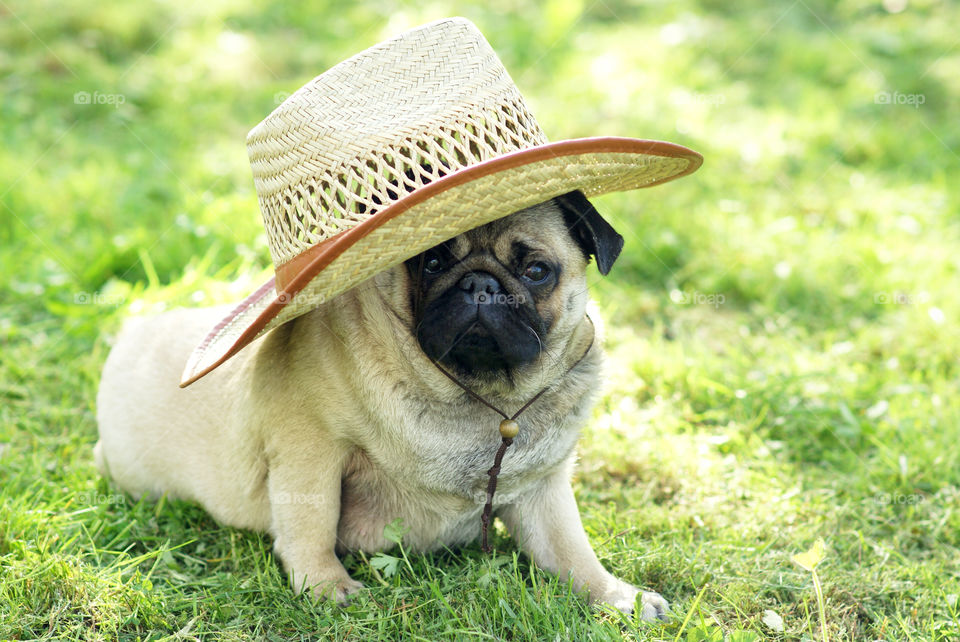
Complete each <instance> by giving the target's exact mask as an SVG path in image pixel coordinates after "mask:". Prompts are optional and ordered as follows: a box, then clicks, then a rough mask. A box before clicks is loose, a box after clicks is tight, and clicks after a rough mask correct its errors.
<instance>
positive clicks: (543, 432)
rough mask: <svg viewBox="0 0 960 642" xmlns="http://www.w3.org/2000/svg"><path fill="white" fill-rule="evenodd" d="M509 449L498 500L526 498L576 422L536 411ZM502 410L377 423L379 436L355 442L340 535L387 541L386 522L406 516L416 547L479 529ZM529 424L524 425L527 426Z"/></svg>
mask: <svg viewBox="0 0 960 642" xmlns="http://www.w3.org/2000/svg"><path fill="white" fill-rule="evenodd" d="M519 423H520V426H521V433H520V434H519V435H518V437H517V438H516V440H515V441H514V443H513V444H512V445H511V446H510V447H509V448H508V449H507V450H506V453H505V455H504V457H503V461H502V466H501V471H500V474H499V477H498V484H497V493H496V498H495V505H502V504H506V503H515V502H518V501H522V500H523V496H524V494H525V493H528V492H531V490H532V489H533V487H534V486H535V485H536V483H537V482H538V481H539V480H540V479H542V478H543V477H544V476H545V475H547V474H548V473H549V472H551V471H552V470H553V469H554V468H555V467H556V466H557V465H558V464H559V463H560V462H562V461H563V460H564V459H566V458H567V457H568V456H569V454H570V452H571V450H572V449H573V447H574V444H575V442H576V436H577V432H578V431H577V430H576V427H575V426H572V425H570V420H569V417H567V418H563V417H561V416H558V415H555V414H554V413H552V412H540V413H537V414H534V413H531V415H530V418H529V419H527V420H526V421H524V418H521V420H520V421H519ZM498 429H499V418H498V417H493V418H491V417H488V416H487V415H481V416H478V417H476V418H475V419H473V420H471V421H464V420H463V419H460V420H449V419H448V420H447V421H446V422H444V421H430V420H426V418H421V420H420V422H419V423H417V424H415V423H414V422H412V421H411V422H405V423H396V424H393V425H391V426H388V425H383V426H380V430H378V431H377V432H378V433H379V434H378V435H376V437H377V438H376V439H372V440H370V443H366V444H362V445H361V446H360V447H358V449H357V450H356V452H355V454H354V456H353V458H352V460H351V462H350V464H349V465H348V466H347V469H346V470H345V475H344V478H343V493H342V496H343V505H342V509H341V523H340V529H339V538H340V541H341V543H342V544H343V545H344V547H345V548H348V549H354V548H362V549H367V550H376V549H379V548H383V547H385V546H386V545H387V542H385V541H384V540H383V538H382V529H383V526H385V525H386V524H388V523H390V522H391V521H393V520H394V519H397V518H400V519H403V521H404V525H405V526H406V528H408V529H409V531H408V533H407V536H406V539H405V540H404V541H405V542H406V543H408V544H409V545H410V546H411V547H413V548H419V549H429V548H433V547H435V546H439V545H444V544H446V545H455V544H460V543H465V542H468V541H470V540H472V539H473V538H475V537H476V535H477V534H478V533H479V530H478V529H479V521H478V518H479V514H480V511H481V510H482V509H483V505H484V503H485V501H486V489H487V484H488V481H489V477H488V475H487V471H488V470H489V469H490V467H491V466H493V463H494V457H495V455H496V451H497V448H498V447H499V446H500V441H501V439H500V435H499V430H498ZM525 431H526V432H525Z"/></svg>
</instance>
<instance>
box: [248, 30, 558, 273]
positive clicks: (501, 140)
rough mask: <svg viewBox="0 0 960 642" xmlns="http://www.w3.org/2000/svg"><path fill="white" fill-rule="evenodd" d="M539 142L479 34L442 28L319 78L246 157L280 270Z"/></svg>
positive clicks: (277, 114) (271, 122)
mask: <svg viewBox="0 0 960 642" xmlns="http://www.w3.org/2000/svg"><path fill="white" fill-rule="evenodd" d="M546 142H547V138H546V136H545V135H544V134H543V132H542V131H541V130H540V127H539V125H538V124H537V122H536V120H535V119H534V118H533V116H532V115H531V114H530V112H529V111H528V110H527V107H526V105H525V104H524V101H523V97H522V96H521V95H520V93H519V92H518V90H517V88H516V86H515V85H514V84H513V81H512V80H511V79H510V76H509V75H508V74H507V71H506V69H504V67H503V65H502V64H501V62H500V60H499V59H498V58H497V55H496V54H495V53H494V51H493V49H491V48H490V45H489V44H487V42H486V40H485V39H484V38H483V36H482V35H481V34H480V32H479V31H478V30H477V29H476V27H474V26H473V24H471V23H470V22H468V21H466V20H463V19H448V20H443V21H440V22H436V23H432V24H430V25H426V26H424V27H421V28H419V29H414V30H412V31H408V32H406V33H404V34H401V35H400V36H398V37H396V38H393V39H391V40H388V41H386V42H384V43H381V44H380V45H377V46H375V47H372V48H370V49H368V50H366V51H364V52H362V53H360V54H358V55H356V56H354V57H352V58H350V59H349V60H346V61H344V62H342V63H340V64H338V65H337V66H335V67H333V68H332V69H330V70H329V71H327V72H325V73H323V74H321V75H320V76H317V77H316V78H314V79H313V80H312V81H311V82H309V83H308V84H307V85H306V86H304V87H302V88H301V89H300V90H298V91H297V92H296V93H294V94H293V95H292V96H290V97H289V98H288V99H287V100H286V101H284V103H283V104H282V105H280V106H279V107H278V108H277V109H276V110H274V111H273V113H271V114H270V115H269V116H268V117H267V118H266V119H265V120H264V121H263V122H261V123H260V124H259V125H257V126H256V127H255V128H254V129H253V130H252V131H251V132H250V134H249V135H248V137H247V148H248V150H249V154H250V161H251V164H252V166H253V176H254V181H255V184H256V187H257V193H258V194H259V199H260V209H261V212H262V213H263V219H264V225H265V227H266V230H267V237H268V242H269V245H270V251H271V254H272V257H273V261H274V264H275V265H282V264H283V263H285V262H287V261H289V260H290V259H292V258H293V257H295V256H296V255H298V254H300V253H301V252H302V251H303V250H305V249H307V248H308V247H311V246H313V245H315V244H317V243H319V242H321V241H323V240H325V239H327V238H330V237H331V236H333V235H335V234H337V233H338V232H341V231H343V230H344V229H346V228H348V227H351V226H353V225H356V224H357V223H360V222H362V221H364V220H366V219H367V218H370V216H372V215H373V214H374V213H375V212H377V211H379V210H381V209H383V208H384V207H386V206H387V205H389V204H390V203H393V202H394V201H396V200H398V198H399V197H401V196H403V195H406V194H407V193H408V192H412V191H414V190H416V189H417V188H419V187H422V186H423V185H425V184H427V183H429V182H431V181H433V180H436V179H437V178H440V177H441V176H444V175H446V174H449V173H451V172H452V171H455V170H457V169H460V168H463V167H467V166H470V165H475V164H477V163H478V162H481V161H484V160H487V159H490V158H496V157H498V156H502V155H503V154H505V153H508V152H511V151H516V150H519V149H527V148H530V147H534V146H536V145H541V144H544V143H546Z"/></svg>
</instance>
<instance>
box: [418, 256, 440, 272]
mask: <svg viewBox="0 0 960 642" xmlns="http://www.w3.org/2000/svg"><path fill="white" fill-rule="evenodd" d="M442 269H443V261H441V260H440V257H439V256H437V255H436V254H435V253H434V252H428V253H427V255H426V256H425V257H423V271H424V272H426V273H427V274H436V273H437V272H439V271H441V270H442Z"/></svg>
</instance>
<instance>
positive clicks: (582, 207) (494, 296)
mask: <svg viewBox="0 0 960 642" xmlns="http://www.w3.org/2000/svg"><path fill="white" fill-rule="evenodd" d="M622 243H623V239H622V238H621V237H620V235H619V234H617V233H616V232H615V231H614V230H613V228H611V227H610V226H609V225H608V224H607V223H606V221H604V220H603V219H602V218H600V217H599V214H597V212H596V210H595V209H593V206H592V205H591V204H590V203H589V201H587V199H586V198H584V197H583V195H582V194H580V193H579V192H572V193H570V194H567V195H565V196H563V197H560V198H557V199H553V200H552V201H548V202H546V203H543V204H541V205H537V206H535V207H531V208H529V209H526V210H522V211H520V212H517V213H515V214H512V215H510V216H507V217H505V218H502V219H499V220H497V221H494V222H492V223H489V224H487V225H484V226H483V227H480V228H477V229H475V230H471V231H469V232H466V233H465V234H462V235H460V236H458V237H456V238H453V239H451V240H450V241H447V242H446V243H442V244H440V245H438V246H436V247H434V248H433V249H431V250H428V251H427V252H424V253H423V254H421V255H418V256H416V257H413V258H412V259H410V260H408V261H407V262H406V269H407V270H408V273H409V276H410V279H409V281H408V282H409V283H410V300H411V309H412V311H413V314H412V316H413V324H414V328H413V330H414V334H415V336H416V338H417V340H418V342H419V343H420V346H421V348H422V349H423V351H424V352H425V353H426V354H427V355H428V356H429V357H430V358H432V359H434V360H436V361H438V362H440V363H442V364H444V365H446V366H448V367H451V368H453V369H454V370H456V371H458V372H459V373H460V374H461V375H467V376H473V377H481V378H482V377H485V376H491V375H492V376H497V375H501V374H504V373H507V374H510V373H512V372H514V371H516V370H517V369H519V368H522V367H523V366H526V365H529V364H532V363H534V362H535V361H536V360H537V359H538V358H539V357H540V355H541V353H543V352H544V351H548V350H550V347H551V344H552V342H553V340H554V338H555V337H554V335H555V334H557V333H559V334H563V333H569V331H570V330H571V329H572V328H573V327H575V325H576V323H578V322H579V321H580V320H581V319H582V317H583V314H584V307H585V305H586V299H587V293H586V277H585V270H586V266H587V261H588V259H589V257H590V256H591V255H593V256H596V257H597V265H598V267H599V268H600V271H601V272H602V273H604V274H606V273H607V271H609V269H610V265H611V264H612V263H613V261H614V260H615V259H616V256H617V254H619V251H620V248H621V247H622Z"/></svg>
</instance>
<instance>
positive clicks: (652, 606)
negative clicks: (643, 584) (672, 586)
mask: <svg viewBox="0 0 960 642" xmlns="http://www.w3.org/2000/svg"><path fill="white" fill-rule="evenodd" d="M640 605H641V606H640V608H641V611H640V619H641V620H644V621H646V622H653V621H654V620H663V621H666V620H667V619H669V613H670V605H669V604H668V603H667V601H666V600H665V599H663V597H661V595H660V594H659V593H654V592H652V591H644V592H643V593H642V594H641V595H640Z"/></svg>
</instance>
